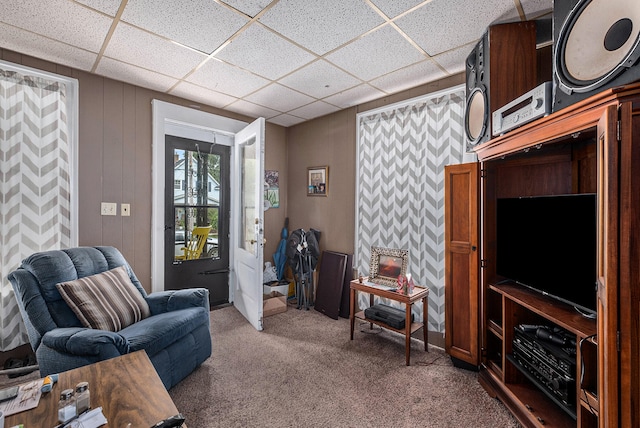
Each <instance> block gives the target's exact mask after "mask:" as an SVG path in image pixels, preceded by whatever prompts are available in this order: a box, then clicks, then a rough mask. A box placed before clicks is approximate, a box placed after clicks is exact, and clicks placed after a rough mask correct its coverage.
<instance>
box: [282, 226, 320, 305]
mask: <svg viewBox="0 0 640 428" xmlns="http://www.w3.org/2000/svg"><path fill="white" fill-rule="evenodd" d="M319 241H320V231H318V230H315V229H311V230H310V231H308V232H305V231H304V229H297V230H294V231H293V232H291V234H290V235H289V239H287V248H286V256H287V261H288V263H289V266H290V267H291V270H292V271H293V273H294V276H295V279H296V301H297V308H298V309H302V308H303V307H304V308H305V309H306V310H309V307H310V306H313V291H314V286H313V271H314V270H315V269H316V265H317V264H318V258H319V257H320V246H319V245H318V242H319Z"/></svg>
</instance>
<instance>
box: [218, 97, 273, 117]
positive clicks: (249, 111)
mask: <svg viewBox="0 0 640 428" xmlns="http://www.w3.org/2000/svg"><path fill="white" fill-rule="evenodd" d="M226 110H230V111H233V112H236V113H240V114H244V115H247V116H250V117H254V118H255V117H264V118H267V119H269V118H271V117H274V116H278V115H279V114H280V112H279V111H275V110H272V109H270V108H267V107H264V106H260V105H257V104H254V103H250V102H249V101H245V100H238V101H236V102H234V103H233V104H230V105H228V106H227V108H226Z"/></svg>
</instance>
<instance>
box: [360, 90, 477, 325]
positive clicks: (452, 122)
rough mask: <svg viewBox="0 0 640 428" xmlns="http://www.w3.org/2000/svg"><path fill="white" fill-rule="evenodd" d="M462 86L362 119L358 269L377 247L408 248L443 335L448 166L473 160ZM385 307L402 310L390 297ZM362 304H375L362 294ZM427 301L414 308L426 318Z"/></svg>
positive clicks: (366, 266) (362, 268) (366, 269)
mask: <svg viewBox="0 0 640 428" xmlns="http://www.w3.org/2000/svg"><path fill="white" fill-rule="evenodd" d="M464 107H465V94H464V88H461V89H456V90H454V91H452V92H449V93H448V94H445V95H439V96H433V97H429V96H427V97H423V98H421V99H420V100H417V101H415V102H413V103H411V104H409V105H405V106H402V107H397V108H392V109H389V110H383V111H377V112H375V113H372V114H370V115H368V114H367V113H366V112H365V113H363V114H362V115H360V116H359V118H358V146H357V158H358V173H357V174H358V175H357V180H358V195H357V198H358V201H357V205H356V206H357V210H358V212H357V216H356V217H357V228H356V240H357V242H356V248H357V260H356V268H357V269H358V272H360V274H361V275H363V276H366V275H368V274H369V262H370V258H371V247H372V246H376V247H384V248H399V249H407V250H409V264H408V272H409V273H411V275H412V277H413V279H414V281H415V283H416V284H419V285H426V286H428V287H429V288H430V294H429V317H428V323H429V330H432V331H437V332H443V331H444V167H445V165H450V164H458V163H462V162H471V161H474V160H475V155H470V154H466V153H465V150H466V145H465V139H464ZM381 301H382V302H383V303H386V304H390V305H398V304H396V303H395V302H390V301H388V300H387V299H382V300H381ZM358 303H359V305H360V307H367V306H368V305H369V301H368V297H367V296H364V295H359V302H358ZM422 310H423V308H422V304H421V303H420V302H418V303H416V304H415V305H414V314H415V316H416V317H417V318H416V319H422Z"/></svg>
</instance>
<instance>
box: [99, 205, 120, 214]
mask: <svg viewBox="0 0 640 428" xmlns="http://www.w3.org/2000/svg"><path fill="white" fill-rule="evenodd" d="M117 210H118V204H117V203H116V202H102V203H101V204H100V215H116V211H117Z"/></svg>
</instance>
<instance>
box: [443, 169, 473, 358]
mask: <svg viewBox="0 0 640 428" xmlns="http://www.w3.org/2000/svg"><path fill="white" fill-rule="evenodd" d="M479 178H480V164H479V163H467V164H461V165H450V166H447V167H445V185H444V192H445V196H444V200H445V202H444V213H445V220H444V223H445V244H444V245H445V281H444V290H445V291H444V293H445V348H446V351H447V353H448V354H449V355H450V356H451V357H453V358H455V359H458V360H461V361H463V362H464V363H467V364H470V365H473V366H478V365H479V364H480V353H479V348H480V346H479V343H480V339H479V338H480V336H479V334H480V316H479V315H480V310H479V305H480V282H479V267H480V251H479V250H478V248H479V236H480V233H479V230H480V229H479V224H480V222H479V219H480V210H479V203H478V201H479V194H480V186H479V185H480V180H479Z"/></svg>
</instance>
